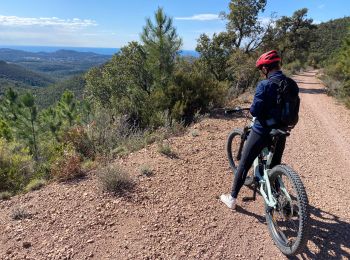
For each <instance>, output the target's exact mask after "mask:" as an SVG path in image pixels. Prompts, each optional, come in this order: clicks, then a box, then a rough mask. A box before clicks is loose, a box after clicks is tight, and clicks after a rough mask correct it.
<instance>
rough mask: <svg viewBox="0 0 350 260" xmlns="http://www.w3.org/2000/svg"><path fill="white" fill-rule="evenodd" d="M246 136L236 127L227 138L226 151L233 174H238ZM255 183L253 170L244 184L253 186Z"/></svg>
mask: <svg viewBox="0 0 350 260" xmlns="http://www.w3.org/2000/svg"><path fill="white" fill-rule="evenodd" d="M245 140H246V136H245V134H244V132H243V130H242V129H234V130H233V131H232V132H231V133H230V134H229V136H228V138H227V143H226V152H227V159H228V161H229V164H230V167H231V169H232V171H233V174H234V175H235V174H236V171H237V167H238V164H239V161H240V160H241V156H242V152H243V148H244V143H245ZM253 183H254V176H253V173H252V170H250V171H249V173H248V174H247V178H246V179H245V181H244V185H246V186H251V185H252V184H253Z"/></svg>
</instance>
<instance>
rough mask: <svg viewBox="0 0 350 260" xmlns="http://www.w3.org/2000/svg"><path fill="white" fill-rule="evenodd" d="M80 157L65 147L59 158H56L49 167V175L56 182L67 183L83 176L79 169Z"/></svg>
mask: <svg viewBox="0 0 350 260" xmlns="http://www.w3.org/2000/svg"><path fill="white" fill-rule="evenodd" d="M80 163H81V159H80V156H79V155H78V154H77V153H76V152H75V151H74V149H72V148H71V147H67V148H66V149H65V150H64V151H63V154H62V156H61V157H58V158H57V159H56V160H55V161H54V162H53V163H52V165H51V175H52V177H53V178H54V179H56V180H58V181H69V180H72V179H76V178H80V177H83V176H84V172H83V171H82V169H81V165H80Z"/></svg>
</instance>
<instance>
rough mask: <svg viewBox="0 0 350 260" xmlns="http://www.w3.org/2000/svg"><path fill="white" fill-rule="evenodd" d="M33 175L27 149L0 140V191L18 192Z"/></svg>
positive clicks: (15, 143)
mask: <svg viewBox="0 0 350 260" xmlns="http://www.w3.org/2000/svg"><path fill="white" fill-rule="evenodd" d="M33 174H34V161H33V158H32V156H31V155H30V152H29V148H26V147H24V146H23V145H21V144H19V143H17V142H7V141H6V140H5V139H2V138H0V191H12V192H18V191H20V190H21V189H23V188H24V187H25V186H26V185H27V183H28V182H29V180H30V179H31V177H32V175H33Z"/></svg>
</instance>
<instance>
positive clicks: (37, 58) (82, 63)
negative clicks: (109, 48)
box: [0, 48, 111, 79]
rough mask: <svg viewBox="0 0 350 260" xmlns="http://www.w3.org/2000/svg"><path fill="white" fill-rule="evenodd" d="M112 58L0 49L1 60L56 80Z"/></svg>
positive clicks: (90, 53) (90, 54) (64, 52)
mask: <svg viewBox="0 0 350 260" xmlns="http://www.w3.org/2000/svg"><path fill="white" fill-rule="evenodd" d="M110 58H111V55H101V54H96V53H92V52H78V51H71V50H58V51H55V52H26V51H20V50H13V49H8V48H2V49H0V60H4V61H7V62H11V63H14V64H17V65H21V66H23V67H25V68H27V69H30V70H34V71H36V72H39V73H44V74H46V75H47V76H49V77H54V78H56V79H62V77H69V76H72V75H77V74H81V73H82V72H85V71H87V70H88V69H90V68H91V67H94V66H99V65H101V64H103V63H105V62H106V61H108V60H109V59H110Z"/></svg>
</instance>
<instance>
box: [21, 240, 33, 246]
mask: <svg viewBox="0 0 350 260" xmlns="http://www.w3.org/2000/svg"><path fill="white" fill-rule="evenodd" d="M22 246H23V247H24V248H29V247H31V246H32V243H30V242H28V241H25V242H23V244H22Z"/></svg>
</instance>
